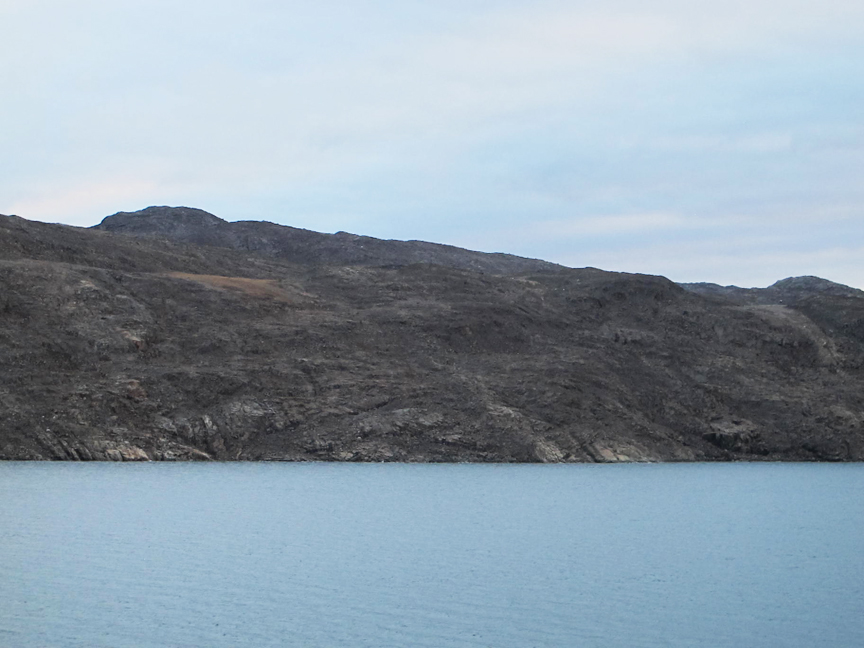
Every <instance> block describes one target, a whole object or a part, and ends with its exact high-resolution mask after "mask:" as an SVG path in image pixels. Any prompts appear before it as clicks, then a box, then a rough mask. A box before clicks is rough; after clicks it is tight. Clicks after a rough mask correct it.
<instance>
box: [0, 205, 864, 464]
mask: <svg viewBox="0 0 864 648" xmlns="http://www.w3.org/2000/svg"><path fill="white" fill-rule="evenodd" d="M232 226H237V227H242V228H247V229H248V231H250V232H251V231H255V232H257V234H256V235H255V236H256V237H257V238H254V243H253V239H251V238H250V240H249V245H248V246H245V247H244V245H245V243H244V244H243V245H240V244H234V243H232V241H235V242H236V241H241V242H242V241H243V239H242V235H240V234H237V233H236V232H238V231H243V230H242V229H236V230H235V229H232ZM280 227H281V226H277V225H272V224H231V223H225V222H224V221H221V220H220V219H218V218H216V217H215V216H212V215H210V214H207V213H206V212H200V211H199V210H189V209H180V210H171V209H168V208H151V210H144V211H143V212H138V213H135V214H132V215H129V214H121V215H115V216H114V217H111V218H110V219H106V221H103V224H102V225H100V227H99V228H98V229H81V228H73V227H67V226H61V225H46V224H42V223H33V222H29V221H26V220H24V219H20V218H17V217H0V457H2V458H6V459H57V460H92V459H106V460H114V461H140V460H148V459H151V460H210V459H215V460H292V461H295V460H296V461H299V460H333V461H481V462H491V461H497V462H506V461H535V462H567V461H570V462H594V461H602V462H616V461H693V460H708V461H715V460H826V461H849V460H862V459H864V295H862V293H861V292H860V291H857V290H854V289H852V288H848V287H845V286H838V285H837V284H831V283H830V282H824V280H819V279H815V278H796V279H790V280H784V281H782V282H778V284H775V285H774V286H772V287H770V288H768V289H762V290H760V291H752V290H744V289H733V288H728V289H725V288H720V287H712V286H706V285H688V286H683V287H682V286H679V285H676V284H674V283H672V282H670V281H668V280H667V279H664V278H662V277H653V276H645V275H629V274H621V273H611V272H603V271H601V270H596V269H591V268H585V269H572V268H563V267H561V266H555V265H553V264H545V263H543V262H533V261H530V260H524V259H519V258H518V257H509V256H506V255H491V256H489V255H483V254H481V253H477V252H468V251H463V250H458V249H457V248H444V250H445V252H446V253H444V254H439V255H437V256H434V255H433V256H434V259H433V262H425V261H423V259H424V258H425V257H423V256H422V255H421V256H420V257H418V256H417V254H419V253H417V252H416V250H421V251H423V250H432V251H440V250H439V246H434V245H432V244H417V245H414V244H411V243H402V242H391V241H378V242H377V243H375V244H374V245H375V246H378V247H377V248H376V249H378V250H379V251H380V255H381V256H380V260H381V261H382V262H381V263H379V264H378V265H376V264H375V259H376V257H375V256H374V255H373V254H371V253H369V254H370V255H367V256H364V255H365V253H363V254H362V255H361V253H360V252H358V249H365V248H357V247H356V246H355V245H354V243H351V244H350V245H347V244H346V245H345V246H342V247H340V246H341V245H342V244H341V243H339V241H352V240H354V239H350V238H348V237H349V235H345V236H342V237H341V238H340V235H323V234H316V235H315V236H318V237H328V236H329V237H331V238H329V239H328V238H320V239H317V240H319V241H320V245H319V244H314V245H309V246H303V245H301V244H300V243H296V239H292V237H295V236H299V235H297V234H296V231H294V230H291V228H281V229H280ZM283 229H284V230H289V231H288V232H287V233H285V232H283V231H282V230H283ZM297 231H300V232H302V230H297ZM121 232H127V233H121ZM270 232H275V234H273V235H272V236H271V235H270ZM130 234H134V235H130ZM307 234H308V235H309V236H311V235H312V234H314V233H307ZM250 236H251V235H250ZM226 237H227V238H226ZM232 237H233V238H232ZM236 237H240V238H236ZM313 238H314V237H313ZM288 240H295V243H291V244H289V243H285V242H284V241H288ZM310 240H311V239H310ZM364 240H365V239H364ZM371 240H372V241H375V239H371ZM226 241H227V243H226ZM337 243H338V244H337ZM292 245H293V246H294V247H292ZM316 245H318V247H316ZM357 245H359V244H357ZM363 245H366V243H363ZM334 246H335V247H334ZM351 246H354V247H351ZM406 246H407V247H406ZM427 246H428V247H427ZM440 247H444V246H440ZM334 249H335V250H336V251H335V252H334V251H333V250H334ZM297 250H300V252H297ZM376 254H378V252H376ZM430 254H431V253H430ZM316 255H319V256H316ZM340 255H341V256H340ZM352 255H354V256H352ZM357 255H360V257H358V256H357ZM487 256H488V259H487ZM361 257H362V258H361ZM418 261H420V262H418ZM487 261H488V263H487ZM526 264H527V265H526ZM477 268H479V269H477Z"/></svg>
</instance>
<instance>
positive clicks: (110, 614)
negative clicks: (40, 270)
mask: <svg viewBox="0 0 864 648" xmlns="http://www.w3.org/2000/svg"><path fill="white" fill-rule="evenodd" d="M0 646H4V647H8V648H24V647H27V648H32V647H41V646H46V647H48V646H50V647H63V648H65V647H70V648H71V647H81V648H85V647H86V648H95V647H101V646H105V647H111V648H126V647H128V648H155V647H157V646H159V647H163V646H164V647H172V648H175V647H176V648H181V647H196V648H197V647H202V648H204V647H207V648H211V647H213V648H223V647H224V648H229V647H231V648H246V647H248V648H253V647H254V648H263V647H267V646H308V647H315V648H319V647H320V648H325V647H326V648H341V647H346V648H347V647H352V648H353V647H361V646H369V647H373V646H374V647H375V648H383V647H389V646H392V647H397V646H398V647H402V646H422V647H425V646H428V647H430V648H431V647H435V648H448V647H457V646H465V647H468V646H492V647H495V648H530V647H531V646H535V647H549V646H556V647H557V646H562V647H564V646H567V647H569V646H579V647H581V646H585V647H594V646H596V647H603V648H610V647H622V648H623V647H627V648H637V647H646V648H647V647H660V646H663V647H681V648H685V647H686V648H694V647H698V646H705V647H711V648H725V647H729V648H733V647H734V648H741V647H750V648H753V647H762V646H764V647H766V648H767V647H769V646H770V647H771V648H780V647H788V648H812V647H813V646H821V647H830V646H836V647H844V648H846V647H848V648H853V647H854V648H860V647H861V646H864V466H862V465H860V464H857V465H818V464H722V465H714V464H712V465H705V464H703V465H698V464H686V465H680V464H679V465H669V464H666V465H605V466H596V465H559V466H540V465H522V466H516V465H485V466H484V465H393V464H388V465H357V464H206V465H205V464H134V465H133V464H112V463H99V464H72V463H0Z"/></svg>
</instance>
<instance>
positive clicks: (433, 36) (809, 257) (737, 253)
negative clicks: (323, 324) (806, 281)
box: [0, 0, 864, 288]
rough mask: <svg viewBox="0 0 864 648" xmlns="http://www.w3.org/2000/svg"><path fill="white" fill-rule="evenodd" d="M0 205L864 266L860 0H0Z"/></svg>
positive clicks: (716, 269) (724, 262) (38, 214)
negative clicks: (200, 215)
mask: <svg viewBox="0 0 864 648" xmlns="http://www.w3.org/2000/svg"><path fill="white" fill-rule="evenodd" d="M0 25H2V27H3V30H2V31H3V34H4V37H3V39H0V83H2V87H3V88H4V89H5V91H4V93H3V94H4V96H3V99H2V101H0V124H2V128H0V147H2V151H3V153H4V154H3V155H2V158H0V213H7V214H8V213H15V214H18V215H20V216H23V217H25V218H31V219H38V220H45V221H54V222H65V223H70V224H76V225H92V224H95V223H97V222H98V221H99V220H101V218H102V217H103V216H105V215H108V214H110V213H113V212H116V211H120V210H135V209H140V208H142V207H146V206H148V205H153V204H159V205H161V204H168V205H188V206H194V207H200V208H203V209H206V210H208V211H211V212H213V213H215V214H217V215H218V216H221V217H222V218H225V219H227V220H241V219H261V220H270V221H274V222H278V223H283V224H286V225H294V226H298V227H306V228H309V229H315V230H319V231H329V232H332V231H337V230H347V231H351V232H355V233H359V234H369V235H372V236H378V237H383V238H401V239H410V238H414V239H424V240H431V241H438V242H443V243H451V244H454V245H460V246H465V247H470V248H473V249H480V250H486V251H504V252H512V253H516V254H521V255H525V256H532V257H540V258H544V259H548V260H551V261H557V262H559V263H564V264H566V265H571V266H574V267H582V266H586V265H592V266H597V267H601V268H604V269H608V270H623V271H631V272H645V273H652V274H663V275H666V276H668V277H670V278H671V279H674V280H676V281H714V282H718V283H724V284H725V283H735V284H738V285H744V286H753V285H767V284H769V283H771V282H773V281H775V280H776V279H780V278H783V277H786V276H790V275H802V274H816V275H820V276H823V277H826V278H828V279H832V280H834V281H839V282H842V283H846V284H850V285H854V286H857V287H860V288H864V264H862V259H864V3H862V2H861V1H860V0H855V1H851V0H823V1H821V2H804V1H801V0H789V1H786V2H779V1H776V0H749V1H747V2H733V1H729V0H726V1H723V2H719V1H707V2H699V1H694V0H691V1H683V0H680V1H679V0H656V1H652V2H650V3H646V2H635V1H627V0H607V1H604V2H600V1H587V2H578V1H571V2H554V1H551V2H544V1H542V0H540V1H533V2H530V3H529V2H527V1H526V2H522V1H516V0H511V1H506V0H505V1H500V0H499V1H496V2H490V1H483V0H461V1H459V2H456V1H451V0H437V1H436V2H412V1H411V0H401V1H398V2H397V1H392V2H391V1H373V0H368V1H358V0H351V1H348V0H342V1H337V0H315V1H307V0H300V1H296V2H286V1H284V0H279V1H275V0H246V1H244V2H226V1H224V0H210V1H208V2H178V1H177V0H174V1H173V2H167V1H162V0H148V1H144V0H113V1H112V2H110V3H109V2H104V1H95V0H81V1H77V2H75V3H69V2H63V1H59V0H26V1H19V0H0Z"/></svg>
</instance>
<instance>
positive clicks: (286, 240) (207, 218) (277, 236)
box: [94, 207, 560, 274]
mask: <svg viewBox="0 0 864 648" xmlns="http://www.w3.org/2000/svg"><path fill="white" fill-rule="evenodd" d="M94 229H99V230H103V231H106V232H114V233H116V234H130V235H132V236H146V237H162V238H167V239H170V240H172V241H180V242H182V243H191V244H193V245H207V246H211V247H221V248H227V249H229V250H239V251H242V252H247V253H248V252H252V253H254V254H259V255H265V256H269V257H275V258H277V259H286V260H289V261H291V262H293V263H302V264H312V265H342V266H344V265H351V266H357V265H360V266H387V265H409V264H411V263H434V264H437V265H444V266H449V267H451V268H461V269H463V270H474V271H477V272H490V273H494V274H518V273H522V272H536V271H544V270H550V269H554V268H557V267H560V266H556V265H555V264H553V263H549V262H547V261H539V260H537V259H525V258H523V257H518V256H514V255H512V254H485V253H483V252H472V251H470V250H463V249H462V248H457V247H453V246H451V245H440V244H438V243H426V242H424V241H382V240H381V239H376V238H372V237H371V236H357V235H356V234H348V233H347V232H337V233H336V234H321V233H319V232H312V231H309V230H305V229H298V228H296V227H286V226H284V225H276V224H274V223H264V222H260V221H239V222H236V223H229V222H226V221H224V220H222V219H221V218H219V217H217V216H214V215H213V214H210V213H208V212H205V211H203V210H201V209H191V208H189V207H148V208H147V209H142V210H141V211H137V212H120V213H117V214H114V215H113V216H108V217H107V218H105V219H104V220H103V221H102V222H101V223H99V225H96V226H95V227H94Z"/></svg>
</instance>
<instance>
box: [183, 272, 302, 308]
mask: <svg viewBox="0 0 864 648" xmlns="http://www.w3.org/2000/svg"><path fill="white" fill-rule="evenodd" d="M167 275H168V276H169V277H174V278H176V279H186V280H187V281H195V282H197V283H200V284H204V285H205V286H209V287H211V288H219V289H222V290H230V291H233V292H239V293H242V294H244V295H249V296H250V297H257V298H259V299H274V300H276V301H281V302H286V303H292V302H296V301H297V300H298V299H303V298H306V299H308V298H310V297H311V295H309V294H308V293H305V292H303V291H302V290H300V289H298V288H294V287H293V286H292V287H291V289H286V287H284V286H282V285H280V284H279V282H278V281H276V280H275V279H250V278H248V277H223V276H221V275H202V274H191V273H188V272H169V273H167Z"/></svg>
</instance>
